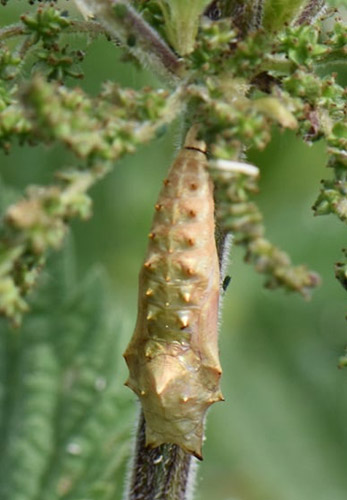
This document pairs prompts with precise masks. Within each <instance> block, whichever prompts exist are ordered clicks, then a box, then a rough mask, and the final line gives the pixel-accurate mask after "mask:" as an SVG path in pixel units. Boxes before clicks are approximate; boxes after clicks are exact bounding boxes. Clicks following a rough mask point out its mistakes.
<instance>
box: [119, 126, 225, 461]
mask: <svg viewBox="0 0 347 500" xmlns="http://www.w3.org/2000/svg"><path fill="white" fill-rule="evenodd" d="M195 137H196V131H195V130H194V129H191V131H190V132H189V133H188V135H187V138H186V142H185V144H184V147H183V149H182V150H181V151H180V153H179V154H178V156H177V158H176V159H175V161H174V163H173V165H172V167H171V169H170V171H169V174H168V177H167V179H166V180H165V181H164V185H163V188H162V190H161V192H160V195H159V199H158V202H157V204H156V205H155V216H154V220H153V224H152V229H151V232H150V234H149V239H150V241H149V247H148V251H147V256H146V259H145V262H144V265H143V268H142V269H141V272H140V277H139V298H138V317H137V323H136V327H135V332H134V335H133V338H132V339H131V341H130V344H129V346H128V348H127V350H126V352H125V354H124V357H125V359H126V362H127V364H128V367H129V372H130V376H129V379H128V381H127V383H126V385H128V386H129V387H130V388H131V389H132V390H133V391H134V392H135V393H136V394H137V395H138V396H139V398H140V400H141V404H142V408H143V412H144V415H145V419H146V444H147V445H149V446H152V447H155V446H159V445H160V444H163V443H175V444H177V445H179V446H181V447H182V448H183V449H184V450H186V451H187V452H189V453H192V454H194V455H195V456H196V457H198V458H201V447H202V440H203V423H204V416H205V413H206V410H207V408H208V407H209V406H210V405H211V404H212V403H214V402H216V401H220V400H222V399H223V396H222V394H221V391H220V388H219V379H220V376H221V367H220V364H219V358H218V346H217V317H218V301H219V287H220V277H219V264H218V256H217V250H216V245H215V238H214V202H213V185H212V181H211V179H210V177H209V174H208V171H207V158H206V154H205V144H204V143H203V142H202V141H198V140H196V138H195Z"/></svg>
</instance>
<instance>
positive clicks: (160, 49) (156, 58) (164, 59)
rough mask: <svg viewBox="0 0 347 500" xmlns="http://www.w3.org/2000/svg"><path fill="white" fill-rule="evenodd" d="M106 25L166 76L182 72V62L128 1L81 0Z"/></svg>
mask: <svg viewBox="0 0 347 500" xmlns="http://www.w3.org/2000/svg"><path fill="white" fill-rule="evenodd" d="M80 3H82V4H85V6H86V8H87V9H88V10H89V11H91V12H92V13H93V14H94V15H95V16H96V17H97V19H98V20H99V21H100V22H101V23H102V24H103V25H104V26H105V29H106V30H107V32H108V33H109V34H110V36H111V37H115V38H119V39H120V40H121V42H122V43H123V44H124V45H125V46H127V47H128V50H129V51H130V52H131V53H132V54H133V55H134V56H135V57H136V58H137V59H138V60H139V61H140V62H141V63H142V64H145V65H148V66H151V67H152V68H153V69H154V70H155V71H156V72H158V73H159V74H161V75H163V76H165V75H166V76H168V77H170V76H171V77H173V76H175V75H176V76H177V75H179V74H180V72H181V69H182V61H181V60H180V59H179V57H177V55H176V54H175V53H174V52H173V50H172V49H171V48H170V47H169V46H168V45H167V43H166V42H165V41H164V40H163V39H162V38H160V36H159V35H158V33H157V32H156V31H155V30H154V29H153V28H152V27H151V26H150V25H149V24H147V23H146V21H145V20H144V19H143V18H142V17H141V15H140V14H139V13H138V12H136V10H135V9H133V8H132V7H131V6H130V5H129V4H128V3H126V2H124V1H119V0H98V1H96V0H82V1H81V2H80Z"/></svg>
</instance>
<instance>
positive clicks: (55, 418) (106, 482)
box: [0, 250, 130, 500]
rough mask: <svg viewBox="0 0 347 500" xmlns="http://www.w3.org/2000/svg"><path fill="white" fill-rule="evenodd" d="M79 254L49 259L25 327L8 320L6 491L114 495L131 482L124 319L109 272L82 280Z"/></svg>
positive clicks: (4, 351)
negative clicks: (116, 309)
mask: <svg viewBox="0 0 347 500" xmlns="http://www.w3.org/2000/svg"><path fill="white" fill-rule="evenodd" d="M72 259H73V257H72V254H71V250H70V251H66V250H65V251H64V252H63V255H62V256H60V258H59V259H57V258H56V259H55V261H54V262H50V264H49V265H48V267H47V271H46V272H45V273H44V275H43V276H42V280H41V281H43V283H41V286H42V288H41V290H40V293H39V294H37V296H36V298H35V299H34V300H33V301H32V304H31V307H32V314H31V315H30V317H29V318H28V319H27V320H26V322H25V325H24V326H23V328H22V329H21V331H13V330H11V329H9V328H8V327H7V326H6V324H5V323H4V321H2V323H1V325H0V333H1V335H0V353H1V362H0V366H1V376H0V394H1V395H2V398H1V402H0V415H1V419H0V429H1V443H2V453H1V462H0V478H1V479H0V491H1V493H0V496H1V498H3V499H10V498H11V499H13V500H20V499H25V500H33V499H42V500H44V499H47V498H50V499H58V498H64V499H68V498H71V499H72V498H73V499H77V498H86V497H92V498H103V499H107V498H114V495H115V494H116V493H117V494H119V492H120V490H121V488H122V484H121V483H122V481H117V480H116V479H115V474H116V472H117V470H118V468H119V467H120V465H122V462H123V460H124V457H125V454H126V450H127V446H126V439H127V435H128V432H127V431H128V429H129V409H130V408H129V404H128V401H127V398H126V395H124V390H123V389H122V377H123V372H122V370H120V369H119V368H117V364H118V361H120V353H119V342H120V340H121V335H122V330H123V326H122V324H121V322H120V321H119V319H117V318H116V317H115V315H114V313H113V312H111V311H112V310H111V308H110V303H109V299H108V298H107V295H108V294H107V290H106V288H105V279H104V276H103V274H102V273H101V272H100V271H98V270H94V271H91V272H90V274H89V275H88V276H87V277H86V278H85V279H84V280H83V281H82V282H80V283H78V282H77V279H76V276H75V275H74V269H73V268H74V264H73V260H72ZM47 311H49V314H48V313H47ZM117 360H118V361H117Z"/></svg>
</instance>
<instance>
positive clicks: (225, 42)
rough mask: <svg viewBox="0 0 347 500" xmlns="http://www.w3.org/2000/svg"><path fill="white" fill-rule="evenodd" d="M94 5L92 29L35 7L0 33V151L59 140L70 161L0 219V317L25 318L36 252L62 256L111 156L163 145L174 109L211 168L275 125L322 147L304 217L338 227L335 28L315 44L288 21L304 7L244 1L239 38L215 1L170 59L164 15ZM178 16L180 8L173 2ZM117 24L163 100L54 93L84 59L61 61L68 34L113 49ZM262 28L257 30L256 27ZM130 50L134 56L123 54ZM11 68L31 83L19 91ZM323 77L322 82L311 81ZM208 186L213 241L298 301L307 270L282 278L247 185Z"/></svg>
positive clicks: (147, 5)
mask: <svg viewBox="0 0 347 500" xmlns="http://www.w3.org/2000/svg"><path fill="white" fill-rule="evenodd" d="M87 3H88V2H87ZM89 3H90V4H92V3H93V2H89ZM94 3H95V2H94ZM94 3H93V5H94ZM99 4H100V9H99V10H98V13H99V17H100V22H101V24H99V23H98V22H96V21H90V22H83V21H76V20H73V19H71V18H69V17H66V15H65V14H64V13H63V12H62V11H61V10H59V9H57V8H55V7H54V5H53V4H52V3H50V2H43V3H39V6H38V7H37V8H36V9H34V10H33V11H32V13H30V14H26V15H24V16H22V17H21V20H20V22H19V23H18V24H15V25H13V26H9V27H6V28H4V29H2V30H0V147H2V148H3V149H4V150H5V151H10V147H11V144H12V143H13V141H19V142H20V143H26V144H30V145H35V144H36V143H38V142H44V143H47V144H51V143H54V142H58V143H61V144H63V145H64V146H65V147H66V148H67V149H68V150H69V151H71V152H72V153H73V154H74V156H75V157H76V160H77V162H78V166H77V167H76V166H75V167H70V168H67V169H63V170H62V171H61V172H59V173H58V174H57V179H56V181H55V182H54V183H52V184H51V185H50V186H48V187H45V188H42V187H31V188H29V189H28V190H27V192H26V193H25V196H24V197H23V199H22V200H20V201H17V203H14V204H12V205H11V206H10V207H9V208H8V209H7V211H5V212H4V218H3V224H2V229H1V231H2V232H1V243H0V263H2V264H1V265H0V297H1V298H0V310H1V312H2V313H3V314H5V315H6V316H9V317H10V318H12V319H13V320H14V321H16V322H18V321H19V320H20V317H21V314H22V312H23V311H24V310H26V309H27V303H26V299H25V296H26V294H27V292H28V291H29V290H30V288H31V287H32V286H33V285H34V283H35V282H36V279H37V275H38V274H39V271H40V269H41V267H42V265H43V263H44V261H45V258H46V255H47V252H48V250H49V249H50V248H56V247H58V246H59V245H60V243H61V241H62V240H63V238H64V235H65V233H66V231H67V228H68V223H69V221H70V219H71V218H73V217H76V216H77V217H81V218H86V217H88V216H89V215H90V213H91V202H90V199H89V197H88V194H87V192H88V190H89V189H90V187H91V186H92V185H93V184H94V183H95V182H97V181H98V180H99V179H100V178H102V177H103V176H104V175H105V174H106V173H107V172H108V171H109V170H110V168H112V166H113V163H114V162H115V161H116V160H117V159H119V158H120V157H121V156H123V155H124V154H127V153H133V152H134V151H135V150H136V149H137V147H138V146H139V145H140V144H142V143H145V142H147V141H150V140H151V139H152V138H153V137H155V136H157V135H158V134H162V133H164V132H165V130H166V128H167V125H168V124H169V123H170V122H171V121H172V120H173V119H175V117H177V116H178V115H179V114H180V113H182V111H184V110H185V109H186V110H187V116H189V118H190V121H191V122H198V123H200V124H201V125H200V134H201V137H202V138H203V139H204V140H205V141H206V142H207V144H208V149H209V151H208V153H209V155H210V156H211V158H212V159H213V160H217V161H218V160H221V159H222V160H238V161H240V158H243V157H244V155H245V153H247V150H249V149H252V148H255V149H263V148H264V147H266V145H267V144H268V143H269V141H270V140H271V136H272V130H273V127H274V126H276V127H280V128H290V129H293V130H296V131H297V133H298V135H299V136H301V137H302V138H303V139H304V140H305V141H307V142H313V141H316V140H319V139H324V140H325V142H326V144H327V152H328V155H329V163H328V166H329V167H331V170H332V172H333V178H332V179H330V180H324V181H322V186H321V191H320V193H319V196H318V199H317V201H316V202H315V204H314V207H313V208H314V211H315V213H316V214H317V215H323V214H328V213H334V214H336V215H337V216H338V217H339V218H340V219H341V220H343V221H345V220H346V218H347V202H346V191H347V179H346V149H347V145H346V141H347V128H346V117H345V98H346V94H345V91H344V89H343V88H342V87H341V86H340V85H339V84H338V83H337V81H336V80H337V79H336V75H334V74H331V72H330V74H329V71H328V72H327V71H326V68H327V67H328V66H327V65H330V64H331V63H336V62H339V61H340V60H342V59H343V58H344V57H345V55H346V36H347V35H346V27H345V26H344V25H343V23H341V22H336V23H335V24H334V26H333V28H332V31H331V32H330V33H325V32H324V31H323V30H322V29H321V27H320V23H316V24H314V25H310V24H307V22H305V21H306V20H307V19H306V17H307V16H306V14H307V13H306V14H305V15H304V14H302V16H301V17H302V22H300V23H298V22H297V21H295V20H297V19H299V18H300V13H301V12H303V11H302V9H304V8H305V5H306V3H304V2H296V3H295V5H294V3H293V2H292V3H291V4H290V3H288V2H287V3H286V2H282V7H280V6H279V5H278V6H277V7H276V5H277V4H276V5H275V2H271V0H269V1H268V2H265V4H264V5H263V7H264V10H263V12H261V10H259V9H258V10H257V11H255V9H254V8H253V7H252V6H251V3H250V2H246V4H245V9H244V10H243V13H242V16H243V18H244V19H243V21H244V22H243V28H245V29H243V28H242V29H241V27H240V29H239V28H238V26H237V23H235V20H234V19H233V18H232V16H233V13H234V12H236V11H237V10H238V8H239V7H238V5H237V2H232V3H231V4H230V8H226V5H225V2H223V1H221V2H220V5H219V4H218V5H219V8H220V12H221V19H219V20H214V21H212V20H211V19H209V18H208V15H209V14H208V12H207V13H206V15H205V16H202V18H201V22H200V26H199V31H198V34H197V38H196V43H195V48H194V50H193V51H192V52H191V53H190V54H188V55H187V56H185V57H184V58H179V57H177V56H176V55H175V53H174V51H173V50H172V49H171V48H170V47H169V45H168V44H167V40H166V41H165V35H164V40H161V39H160V36H159V35H160V34H162V33H161V30H160V28H159V24H163V23H162V21H163V11H162V10H161V7H160V5H159V2H157V1H155V0H151V1H150V2H138V3H137V7H138V9H139V11H140V12H142V14H143V17H140V16H139V15H138V13H137V12H136V11H135V10H134V9H132V8H130V10H128V7H127V5H126V4H125V3H122V4H121V5H120V6H118V7H120V10H119V9H118V10H117V12H115V13H114V12H113V11H112V12H113V14H112V12H111V11H110V9H109V4H108V3H106V2H104V1H102V2H99V3H98V5H99ZM201 5H202V4H201ZM216 5H217V4H216ZM218 5H217V7H218ZM259 5H260V4H259ZM275 7H276V8H277V9H279V8H283V9H284V10H283V9H282V10H283V12H285V11H286V9H287V10H288V9H289V10H290V12H291V14H290V16H289V17H290V18H291V19H293V22H292V23H291V24H290V25H288V23H287V24H286V23H282V20H283V19H282V18H283V16H282V14H283V12H282V11H281V12H278V13H277V14H278V15H277V20H276V22H277V24H278V23H279V25H278V26H277V28H276V29H275V27H274V25H273V24H271V23H270V21H271V12H273V11H274V9H275ZM180 8H182V9H184V8H185V7H184V4H183V3H182V5H181V7H180ZM111 10H112V9H111ZM105 12H107V13H108V14H107V16H108V15H110V16H112V15H114V16H115V17H114V19H113V21H114V22H113V21H112V22H109V19H106V20H105V22H104V24H103V18H102V16H103V13H105ZM283 15H284V14H283ZM288 15H289V14H288ZM307 15H308V14H307ZM122 16H123V18H124V19H125V20H126V22H123V23H122V28H121V32H120V35H121V36H120V40H123V41H124V46H125V50H127V51H128V53H130V54H131V58H133V57H137V55H138V54H140V53H142V52H143V51H142V52H141V50H142V49H141V43H142V41H143V40H142V39H143V37H145V38H146V37H149V38H148V39H146V40H145V41H143V43H144V46H143V47H142V48H143V49H144V50H145V52H146V53H147V56H146V57H147V58H146V61H147V62H149V63H150V58H149V57H148V51H149V50H153V51H155V50H158V53H157V54H155V55H154V56H153V68H154V69H158V67H157V63H158V61H160V70H159V69H158V71H159V74H160V76H162V74H163V73H162V71H163V68H164V69H165V65H166V67H167V73H166V74H165V76H166V77H167V78H168V80H167V82H168V85H167V87H168V88H169V90H153V89H148V88H145V89H142V90H140V91H134V90H132V89H124V88H121V87H119V86H117V85H116V84H113V83H106V84H105V85H104V87H103V88H102V90H101V91H100V93H99V95H97V96H96V97H93V98H92V97H90V96H89V95H87V94H86V93H85V92H83V91H82V90H81V89H79V88H77V87H74V88H67V87H65V86H64V85H63V84H62V82H65V81H66V80H67V79H68V78H71V77H73V78H80V77H81V76H82V72H81V69H80V63H81V61H82V59H83V51H82V50H72V49H71V48H70V47H69V45H68V44H67V43H66V36H67V35H68V34H69V33H73V32H81V33H86V34H89V33H90V34H91V35H92V36H94V35H95V34H107V35H108V36H109V37H110V39H112V40H114V39H115V38H117V34H116V33H115V31H114V30H115V29H116V28H117V26H118V25H119V22H120V17H122ZM247 16H248V17H249V19H248V18H247ZM281 16H282V17H281ZM305 16H306V17H305ZM210 17H211V16H210ZM260 19H262V20H263V26H260V28H258V27H257V23H258V24H259V20H260ZM288 19H289V18H288ZM146 20H149V21H150V25H151V28H148V25H146ZM269 23H270V24H269ZM132 26H135V27H136V30H135V32H134V28H132ZM142 27H143V29H142ZM140 28H141V29H140ZM153 28H154V29H155V30H157V33H156V34H155V33H154V31H153ZM246 28H247V29H246ZM270 28H271V29H270ZM162 31H163V33H164V30H162ZM63 37H64V38H63ZM131 39H134V40H135V42H136V43H135V49H136V50H135V49H134V47H130V44H129V41H130V40H131ZM13 41H15V43H13ZM129 51H130V52H129ZM29 54H30V60H29V59H28V58H27V56H28V55H29ZM139 57H140V56H139ZM131 58H130V59H129V60H130V61H131V60H132V59H131ZM29 61H30V62H29ZM140 62H141V57H140ZM23 69H25V71H26V72H28V71H29V72H31V73H39V74H33V76H32V78H31V81H30V83H29V84H25V83H23V82H22V79H21V75H22V72H23ZM324 71H325V72H326V73H328V74H329V76H321V75H322V74H324ZM173 88H174V90H173ZM212 175H213V177H214V181H215V183H216V188H217V189H216V193H217V195H216V203H217V214H218V223H219V225H220V226H221V227H222V230H223V231H232V232H234V233H235V234H236V239H235V240H236V242H239V243H240V244H242V245H244V246H245V249H246V260H247V261H248V262H251V263H253V264H254V266H255V268H256V269H257V270H258V271H260V272H262V273H264V274H265V275H266V280H267V281H266V282H267V286H270V287H277V286H284V287H285V288H286V289H290V290H296V291H299V292H301V293H302V294H304V295H307V291H308V289H309V288H311V287H313V286H314V285H316V284H317V283H318V279H317V277H316V276H315V275H314V274H313V273H311V272H310V271H308V270H307V269H306V268H304V267H301V266H292V264H291V262H290V259H289V258H288V257H287V256H286V254H284V252H282V251H280V250H278V249H277V248H276V247H274V246H273V245H272V244H271V243H270V242H268V241H267V240H266V239H265V236H264V234H265V232H264V228H263V225H262V215H261V213H260V211H259V209H258V207H257V206H256V204H255V203H254V202H253V201H252V200H251V196H252V193H253V192H254V191H255V190H256V180H255V179H253V180H252V185H253V187H252V189H248V187H247V188H246V187H243V188H242V189H241V188H240V186H243V185H244V183H245V185H247V186H248V184H249V182H250V181H249V179H248V180H247V179H245V178H244V176H243V175H242V174H236V173H233V174H230V175H226V174H225V175H224V174H221V173H219V174H218V175H217V173H216V172H212ZM240 189H241V190H240ZM240 193H242V195H241V194H240ZM29 209H30V210H29ZM28 213H30V214H31V215H30V217H29V216H28ZM341 265H342V266H343V265H344V264H341ZM340 281H341V280H340Z"/></svg>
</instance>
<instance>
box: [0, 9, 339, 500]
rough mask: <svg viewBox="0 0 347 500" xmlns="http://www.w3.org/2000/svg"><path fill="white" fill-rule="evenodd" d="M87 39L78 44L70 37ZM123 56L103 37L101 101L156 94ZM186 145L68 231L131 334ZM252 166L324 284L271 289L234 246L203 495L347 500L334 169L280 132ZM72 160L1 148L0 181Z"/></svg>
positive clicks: (297, 255)
mask: <svg viewBox="0 0 347 500" xmlns="http://www.w3.org/2000/svg"><path fill="white" fill-rule="evenodd" d="M23 4H24V2H14V3H13V4H12V5H10V6H7V7H6V8H3V7H2V8H1V10H0V16H1V24H5V22H6V21H8V22H10V21H13V20H14V19H15V18H16V13H18V12H22V11H23V10H25V9H26V8H27V4H25V5H23ZM70 5H71V4H69V5H68V6H69V8H71V7H70ZM83 40H84V39H83V38H82V37H79V36H76V37H75V38H74V40H73V43H74V44H76V45H79V44H80V43H82V44H84V41H83ZM120 58H121V51H120V50H119V49H118V48H116V47H115V46H113V45H111V44H110V43H107V42H106V41H105V40H103V39H99V40H96V41H93V42H92V43H91V44H90V46H89V48H88V51H87V57H86V59H85V62H84V64H83V68H84V71H85V79H84V80H83V81H82V82H81V83H79V84H80V85H81V86H82V87H83V88H84V89H85V90H88V91H89V92H91V93H92V94H94V95H95V94H96V93H97V92H98V90H99V89H100V85H101V83H102V82H103V81H104V80H107V79H109V80H113V81H118V82H120V83H121V84H122V85H126V86H130V87H134V88H141V87H142V86H144V85H153V86H159V83H158V82H157V81H155V80H154V79H153V76H152V75H151V74H150V73H149V72H148V71H142V72H140V71H138V70H137V69H135V68H133V67H132V66H131V65H130V64H129V63H122V62H121V60H120ZM327 70H328V71H332V68H328V69H327ZM27 76H28V77H29V76H30V75H27ZM345 76H346V75H343V74H341V76H340V83H342V84H343V83H345V81H346V78H345ZM71 84H72V85H74V82H71ZM179 143H180V124H179V123H176V124H175V125H174V126H173V127H172V129H171V130H170V131H169V133H168V134H167V135H166V136H165V137H164V138H162V139H160V140H156V141H155V142H153V143H152V144H151V145H149V146H146V147H142V148H141V150H139V151H138V153H137V154H135V155H134V156H131V157H130V156H129V157H127V158H124V159H123V160H122V161H120V162H119V163H118V164H117V165H116V166H115V169H114V171H113V172H112V173H111V174H110V175H108V177H107V178H106V179H104V180H103V181H102V182H101V183H100V184H99V185H97V186H96V187H95V188H94V189H93V191H92V198H93V202H94V216H93V218H92V219H91V220H89V221H88V222H75V223H74V224H73V226H72V233H73V235H74V239H75V245H76V252H77V257H78V275H79V277H80V279H82V278H83V276H84V275H85V274H86V273H87V271H88V269H89V268H90V267H91V266H93V265H94V264H95V263H101V264H102V265H103V266H104V267H105V269H106V272H107V275H108V278H109V281H110V283H111V287H112V294H113V295H114V304H115V306H114V307H115V309H116V310H117V311H122V319H124V321H125V323H126V324H128V325H129V332H128V338H130V336H131V334H132V328H133V325H134V323H135V319H136V306H137V304H136V302H137V275H138V271H139V268H140V266H141V263H142V259H143V256H144V252H145V247H146V242H147V233H148V231H149V228H150V225H151V218H152V211H153V205H154V203H155V201H156V197H157V194H158V191H159V189H160V185H161V181H162V179H163V177H164V176H165V173H166V171H167V169H168V167H169V165H170V162H171V160H172V158H173V157H174V155H175V151H176V150H177V148H178V147H179ZM250 160H251V161H252V162H254V163H255V164H256V165H258V166H259V167H260V168H261V193H260V194H259V195H258V196H257V201H258V202H259V204H260V206H261V208H262V210H263V212H264V214H265V222H266V227H267V235H268V237H269V238H270V239H271V240H272V241H273V242H274V243H276V244H277V245H278V246H280V247H282V248H283V249H285V250H287V251H288V252H289V253H290V255H291V256H292V258H293V260H294V262H296V263H306V264H307V265H308V266H309V267H310V268H312V269H314V270H316V271H317V272H319V274H320V275H321V277H322V285H321V286H320V288H319V289H318V290H317V291H316V292H315V293H314V295H313V298H312V300H311V301H310V302H305V301H304V300H303V299H302V298H301V297H300V296H295V295H288V294H285V293H284V292H282V291H277V292H276V291H271V292H270V291H267V290H265V289H264V288H263V287H262V277H261V276H259V275H257V274H256V273H255V271H254V270H253V269H252V268H251V267H249V266H248V265H246V264H244V262H243V252H242V250H241V249H239V248H233V249H232V252H231V261H230V264H229V274H230V275H231V276H232V281H231V284H230V287H229V289H228V290H227V293H226V294H225V299H224V314H223V321H222V324H221V328H220V352H221V360H222V366H223V379H222V388H223V393H224V396H225V399H226V402H225V403H222V404H218V405H215V406H213V407H212V409H211V411H210V413H209V416H208V424H207V439H206V443H205V445H204V458H205V460H204V462H203V463H202V464H201V465H200V467H199V469H198V481H197V488H196V498H197V500H211V499H213V500H346V498H347V474H346V465H347V371H343V370H341V371H339V370H338V369H337V361H338V357H339V356H340V355H341V354H342V353H343V349H344V346H345V344H346V342H347V335H346V333H347V332H346V323H345V318H344V316H345V312H346V296H345V292H344V291H343V289H342V287H341V286H340V284H339V283H338V282H337V281H336V280H335V278H334V273H333V263H334V262H335V261H337V260H339V259H340V257H341V248H342V247H343V246H346V237H345V234H344V227H343V225H342V223H339V221H338V220H335V219H334V218H333V217H326V218H324V217H322V218H314V217H313V214H312V211H311V208H310V207H311V205H312V203H313V202H314V200H315V197H316V195H317V193H318V190H319V181H320V179H322V178H323V177H329V175H330V173H329V171H328V170H327V169H326V168H325V167H324V165H325V162H326V154H325V150H324V144H322V143H318V144H315V145H314V146H313V147H308V146H307V145H305V144H303V143H302V142H301V141H299V140H298V139H296V138H295V136H294V134H292V133H278V132H276V131H274V136H273V141H272V143H271V144H270V145H269V147H268V148H267V149H266V150H265V151H263V152H255V151H254V152H251V153H250ZM70 161H71V158H70V157H69V156H68V155H67V153H66V152H65V151H64V150H62V149H61V148H59V147H53V148H51V149H47V148H45V147H37V148H27V147H26V148H14V149H13V151H12V153H11V154H10V155H9V156H4V155H3V153H0V163H1V178H2V180H3V181H4V182H5V183H7V184H8V185H10V186H13V187H15V188H19V189H23V188H24V187H25V186H27V185H28V184H29V183H49V182H51V180H52V176H53V174H54V171H55V170H57V169H60V168H61V167H62V165H66V164H68V163H69V162H70ZM127 340H128V339H126V338H125V339H124V341H123V344H124V345H122V348H123V347H125V344H126V343H127ZM118 363H119V360H117V364H118ZM124 374H125V369H124ZM123 390H124V391H128V389H126V388H125V387H124V389H123ZM130 397H131V396H130ZM132 404H134V418H135V413H136V405H135V403H132ZM119 498H121V492H120V493H119Z"/></svg>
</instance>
